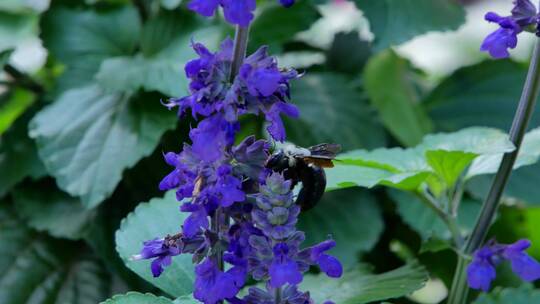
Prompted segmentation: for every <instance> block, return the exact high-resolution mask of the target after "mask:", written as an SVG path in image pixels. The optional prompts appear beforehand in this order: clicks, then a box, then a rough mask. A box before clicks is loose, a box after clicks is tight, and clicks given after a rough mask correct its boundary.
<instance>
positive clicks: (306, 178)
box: [265, 144, 341, 211]
mask: <svg viewBox="0 0 540 304" xmlns="http://www.w3.org/2000/svg"><path fill="white" fill-rule="evenodd" d="M340 150H341V146H340V145H338V144H319V145H316V146H312V147H309V148H302V147H297V146H294V145H287V146H285V147H284V148H282V149H279V150H277V151H276V152H274V153H273V154H272V155H270V157H269V158H268V159H267V160H266V164H265V167H266V168H268V169H271V170H272V171H274V172H279V173H282V174H283V175H284V176H285V178H286V179H290V180H292V185H291V189H292V188H294V187H295V186H296V185H297V184H298V183H299V182H300V183H302V188H301V189H300V192H299V193H298V197H297V198H296V204H298V205H299V206H300V207H301V208H302V211H306V210H309V209H311V208H313V207H315V205H316V204H317V203H318V202H319V200H320V199H321V197H322V195H323V194H324V190H325V188H326V174H325V173H324V168H332V167H334V163H333V162H332V160H333V159H334V158H335V157H336V154H337V153H338V152H339V151H340Z"/></svg>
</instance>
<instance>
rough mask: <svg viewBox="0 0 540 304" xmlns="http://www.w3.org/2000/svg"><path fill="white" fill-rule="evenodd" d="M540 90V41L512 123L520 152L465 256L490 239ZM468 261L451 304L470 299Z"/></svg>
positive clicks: (506, 168) (505, 166) (496, 183)
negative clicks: (496, 215) (501, 200)
mask: <svg viewBox="0 0 540 304" xmlns="http://www.w3.org/2000/svg"><path fill="white" fill-rule="evenodd" d="M539 89H540V39H537V41H536V46H535V48H534V53H533V57H532V60H531V64H530V66H529V72H528V74H527V80H526V81H525V86H524V88H523V92H522V95H521V99H520V101H519V105H518V108H517V111H516V114H515V116H514V121H513V122H512V128H511V129H510V140H511V141H512V143H514V145H515V146H516V149H515V150H514V151H512V152H510V153H506V154H505V155H504V157H503V159H502V162H501V165H500V166H499V170H498V171H497V174H496V175H495V178H494V179H493V183H492V185H491V189H490V190H489V193H488V196H487V198H486V200H485V201H484V204H483V205H482V210H481V211H480V215H479V216H478V219H477V220H476V226H475V227H474V230H473V232H472V234H471V237H470V238H469V240H468V241H467V243H466V244H465V248H464V251H463V252H464V254H465V255H470V254H472V253H473V252H474V251H476V250H477V249H478V248H480V246H482V243H483V242H484V239H485V238H486V235H487V233H488V230H489V227H490V225H491V222H492V221H493V218H494V216H495V214H496V212H497V208H498V207H499V201H500V199H501V196H502V194H503V192H504V189H505V187H506V184H507V182H508V178H509V177H510V174H511V173H512V168H513V167H514V163H515V161H516V158H517V156H518V153H519V149H520V148H521V143H522V142H523V137H524V136H525V132H526V130H527V126H528V124H529V121H530V120H531V117H532V114H533V112H534V107H535V105H536V100H537V98H538V93H539ZM465 271H466V261H465V260H464V258H463V257H460V258H459V261H458V267H457V269H456V273H455V275H454V282H453V284H452V289H451V291H450V297H449V299H448V303H449V304H464V303H465V301H466V299H467V294H468V288H467V284H466V274H465Z"/></svg>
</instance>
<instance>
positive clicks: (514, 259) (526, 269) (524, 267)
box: [467, 240, 540, 291]
mask: <svg viewBox="0 0 540 304" xmlns="http://www.w3.org/2000/svg"><path fill="white" fill-rule="evenodd" d="M530 246H531V242H530V241H529V240H519V241H517V242H515V243H514V244H509V245H505V244H498V243H496V242H494V241H491V242H489V243H488V244H487V245H486V246H484V247H482V248H480V249H479V250H478V251H476V252H475V254H474V258H473V261H472V263H471V264H469V267H468V268H467V279H468V283H469V286H470V287H471V288H474V289H481V290H483V291H488V290H489V288H490V286H491V281H493V280H494V279H495V277H496V272H495V267H496V266H497V265H498V264H500V263H502V262H503V261H505V260H507V261H510V264H511V266H512V271H513V272H514V273H515V274H517V275H518V276H519V277H520V278H521V279H523V280H525V281H528V282H531V281H535V280H537V279H540V263H538V262H537V261H536V260H534V259H533V258H532V257H530V256H529V255H528V254H527V253H526V252H525V250H526V249H527V248H529V247H530Z"/></svg>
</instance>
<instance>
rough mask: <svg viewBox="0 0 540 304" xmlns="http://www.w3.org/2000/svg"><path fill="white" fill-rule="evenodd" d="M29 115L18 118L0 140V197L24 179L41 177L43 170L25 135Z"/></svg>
mask: <svg viewBox="0 0 540 304" xmlns="http://www.w3.org/2000/svg"><path fill="white" fill-rule="evenodd" d="M28 119H29V115H26V116H23V117H21V118H19V119H18V120H17V121H16V122H15V123H14V124H13V126H11V128H10V129H9V130H8V132H6V133H5V134H4V135H3V136H2V137H1V138H0V172H2V174H0V197H2V196H4V195H5V194H6V193H7V192H8V191H9V190H10V189H11V187H13V186H15V185H16V184H18V183H19V182H21V181H22V180H23V179H24V178H25V177H27V176H31V177H34V178H38V177H41V176H42V175H44V174H45V168H44V167H43V164H42V163H41V160H40V159H39V157H38V154H37V150H36V145H35V143H34V142H33V141H32V140H31V139H30V138H29V137H28V135H27V132H28V131H27V125H28Z"/></svg>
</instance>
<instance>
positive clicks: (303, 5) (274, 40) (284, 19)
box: [249, 0, 319, 53]
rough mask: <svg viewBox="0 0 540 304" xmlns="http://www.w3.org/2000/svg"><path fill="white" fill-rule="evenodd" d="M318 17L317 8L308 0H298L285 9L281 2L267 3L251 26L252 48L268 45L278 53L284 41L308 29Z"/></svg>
mask: <svg viewBox="0 0 540 304" xmlns="http://www.w3.org/2000/svg"><path fill="white" fill-rule="evenodd" d="M318 18H319V13H318V12H317V8H316V7H315V5H313V4H312V3H311V1H308V0H301V1H298V2H297V3H295V4H294V5H293V6H292V7H290V8H287V9H285V10H284V9H283V6H281V5H280V4H279V3H274V2H273V3H267V5H266V6H263V8H262V10H261V14H260V15H259V16H257V17H256V18H255V20H254V21H253V24H252V26H251V30H250V32H251V33H250V38H249V40H250V42H249V43H250V49H251V50H252V51H254V50H256V49H257V48H259V47H260V46H261V45H268V46H269V47H270V52H271V53H277V52H279V51H281V48H282V45H283V43H285V42H287V41H288V40H290V39H291V38H292V37H294V36H295V34H296V33H298V32H301V31H304V30H307V29H308V28H309V27H310V26H311V25H312V24H313V23H314V22H315V21H316V20H317V19H318Z"/></svg>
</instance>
